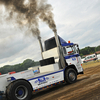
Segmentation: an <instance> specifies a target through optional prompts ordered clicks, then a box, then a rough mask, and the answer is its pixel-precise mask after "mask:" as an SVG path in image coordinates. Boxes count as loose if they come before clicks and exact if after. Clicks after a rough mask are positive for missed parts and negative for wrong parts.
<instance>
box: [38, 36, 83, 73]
mask: <svg viewBox="0 0 100 100" xmlns="http://www.w3.org/2000/svg"><path fill="white" fill-rule="evenodd" d="M58 39H59V43H60V50H61V52H60V53H62V57H63V58H64V63H65V66H61V58H59V55H58V47H57V45H56V41H55V37H52V38H50V39H48V40H46V41H45V42H44V45H45V51H44V52H42V55H43V60H42V61H40V65H41V66H44V65H49V64H53V63H58V66H59V69H68V68H73V69H74V70H75V71H76V72H77V74H81V73H83V68H82V62H81V57H80V55H79V46H78V44H74V43H70V41H68V43H67V42H66V41H65V40H63V39H62V38H61V37H60V36H58ZM51 59H52V60H51ZM46 61H47V62H46ZM51 61H52V62H51ZM40 69H41V68H40Z"/></svg>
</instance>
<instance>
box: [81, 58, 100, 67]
mask: <svg viewBox="0 0 100 100" xmlns="http://www.w3.org/2000/svg"><path fill="white" fill-rule="evenodd" d="M95 66H100V60H96V61H90V62H87V63H83V64H82V67H83V69H85V68H89V67H95Z"/></svg>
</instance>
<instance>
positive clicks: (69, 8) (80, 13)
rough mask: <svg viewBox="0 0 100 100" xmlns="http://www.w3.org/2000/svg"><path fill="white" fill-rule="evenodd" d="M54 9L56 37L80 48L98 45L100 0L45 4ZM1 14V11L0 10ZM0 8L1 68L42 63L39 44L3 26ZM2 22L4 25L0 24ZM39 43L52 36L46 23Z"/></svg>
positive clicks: (61, 0)
mask: <svg viewBox="0 0 100 100" xmlns="http://www.w3.org/2000/svg"><path fill="white" fill-rule="evenodd" d="M48 2H49V3H50V4H51V5H52V6H53V13H54V20H55V23H56V25H57V31H58V35H60V36H61V37H62V38H63V39H65V40H66V41H69V40H70V41H71V42H74V43H78V44H79V46H80V48H84V47H86V46H98V45H100V37H99V36H100V0H48ZM3 11H4V9H3ZM3 11H2V7H0V67H2V66H4V65H12V64H18V63H22V62H23V60H25V59H33V60H35V61H38V60H40V59H41V53H40V49H39V43H38V41H37V39H35V38H34V37H33V36H31V35H25V30H24V29H23V30H22V29H20V28H18V27H15V25H14V23H12V22H11V23H10V22H5V20H3V17H4V16H3V15H5V13H4V12H3ZM2 20H3V21H2ZM40 31H41V36H42V41H44V40H45V39H47V38H49V37H52V36H54V34H53V32H52V31H51V30H50V29H49V28H48V26H47V25H46V24H45V23H41V22H40Z"/></svg>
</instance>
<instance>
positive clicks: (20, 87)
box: [7, 80, 32, 100]
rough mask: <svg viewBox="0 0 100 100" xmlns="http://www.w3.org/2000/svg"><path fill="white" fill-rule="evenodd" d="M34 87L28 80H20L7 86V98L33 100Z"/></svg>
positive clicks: (10, 99)
mask: <svg viewBox="0 0 100 100" xmlns="http://www.w3.org/2000/svg"><path fill="white" fill-rule="evenodd" d="M31 96H32V88H31V86H30V84H29V83H28V82H27V81H24V80H19V81H15V82H14V83H11V84H10V85H9V86H8V87H7V98H8V99H9V100H31Z"/></svg>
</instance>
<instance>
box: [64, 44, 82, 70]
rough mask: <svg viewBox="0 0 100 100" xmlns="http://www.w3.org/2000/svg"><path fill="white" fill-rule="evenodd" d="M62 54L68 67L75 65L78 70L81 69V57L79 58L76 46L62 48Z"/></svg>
mask: <svg viewBox="0 0 100 100" xmlns="http://www.w3.org/2000/svg"><path fill="white" fill-rule="evenodd" d="M63 54H64V58H65V60H66V62H67V63H68V65H75V66H76V67H77V69H78V70H79V69H80V68H81V57H80V56H79V48H78V45H70V46H65V47H63Z"/></svg>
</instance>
